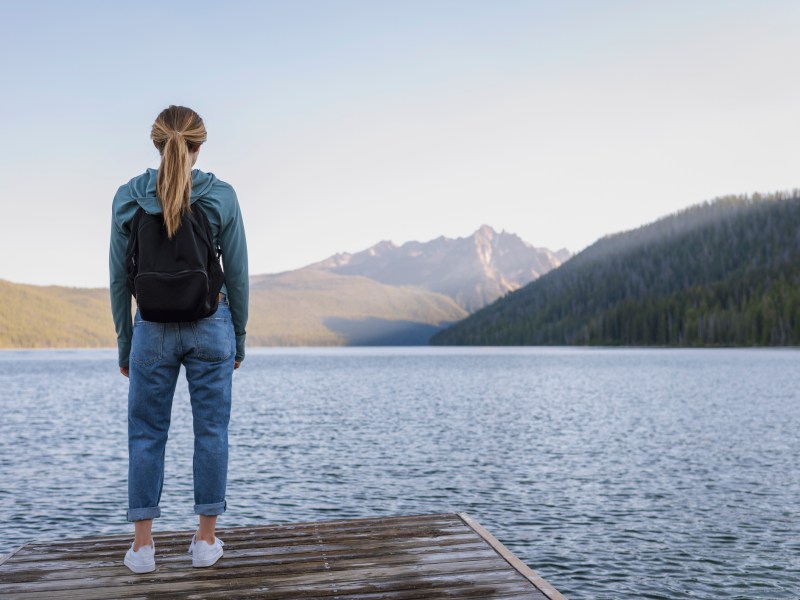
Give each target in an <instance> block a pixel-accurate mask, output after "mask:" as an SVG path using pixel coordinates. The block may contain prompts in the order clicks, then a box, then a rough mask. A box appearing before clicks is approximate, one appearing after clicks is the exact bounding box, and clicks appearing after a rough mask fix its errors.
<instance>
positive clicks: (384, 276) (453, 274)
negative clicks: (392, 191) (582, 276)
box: [305, 225, 571, 312]
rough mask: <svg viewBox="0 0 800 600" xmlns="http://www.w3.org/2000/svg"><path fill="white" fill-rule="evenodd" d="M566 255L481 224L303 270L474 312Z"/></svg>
mask: <svg viewBox="0 0 800 600" xmlns="http://www.w3.org/2000/svg"><path fill="white" fill-rule="evenodd" d="M570 256H571V255H570V253H569V251H568V250H566V249H562V250H559V251H558V252H553V251H551V250H548V249H547V248H536V247H534V246H532V245H531V244H529V243H528V242H525V241H523V240H522V239H521V238H520V237H519V236H517V235H515V234H513V233H507V232H505V231H502V232H500V233H498V232H497V231H495V230H494V229H492V228H491V227H489V226H488V225H482V226H481V227H480V228H478V230H477V231H475V232H474V233H473V234H472V235H470V236H467V237H463V238H455V239H451V238H446V237H444V236H440V237H438V238H436V239H434V240H431V241H428V242H415V241H412V242H406V243H405V244H403V245H402V246H397V245H395V244H393V243H392V242H389V241H383V242H380V243H378V244H375V245H374V246H372V247H370V248H367V249H366V250H363V251H361V252H356V253H355V254H349V253H341V254H335V255H334V256H331V257H329V258H327V259H325V260H323V261H320V262H318V263H314V264H311V265H308V266H307V267H305V269H313V270H320V271H328V272H331V273H337V274H339V275H361V276H363V277H368V278H370V279H374V280H375V281H379V282H381V283H386V284H389V285H401V286H408V285H411V286H416V287H419V288H422V289H425V290H430V291H433V292H438V293H441V294H445V295H447V296H450V297H451V298H453V300H455V301H456V302H457V303H458V304H459V305H460V306H462V307H463V308H464V309H465V310H467V311H468V312H472V311H475V310H478V309H479V308H482V307H484V306H486V305H487V304H489V303H491V302H493V301H494V300H496V299H497V298H499V297H500V296H503V295H504V294H507V293H508V292H510V291H512V290H516V289H518V288H520V287H522V286H523V285H525V284H527V283H529V282H531V281H533V280H535V279H537V278H538V277H541V276H542V275H543V274H545V273H547V272H548V271H550V270H552V269H554V268H556V267H558V266H559V265H560V264H561V263H562V262H564V261H565V260H567V259H569V257H570Z"/></svg>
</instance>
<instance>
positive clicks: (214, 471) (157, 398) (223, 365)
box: [128, 296, 236, 521]
mask: <svg viewBox="0 0 800 600" xmlns="http://www.w3.org/2000/svg"><path fill="white" fill-rule="evenodd" d="M235 356H236V337H235V336H234V333H233V322H232V321H231V311H230V307H229V306H228V301H227V298H225V296H223V299H222V300H221V301H220V303H219V308H218V309H217V312H215V313H214V314H213V315H211V316H210V317H208V318H205V319H201V320H199V321H194V322H192V323H153V322H151V321H144V320H142V318H141V317H140V316H139V312H138V311H137V312H136V317H135V318H134V323H133V340H132V342H131V359H130V383H129V387H128V520H129V521H140V520H143V519H154V518H156V517H159V516H161V509H160V508H159V506H158V504H159V501H160V500H161V490H162V488H163V484H164V449H165V447H166V444H167V434H168V432H169V423H170V416H171V413H172V397H173V395H174V393H175V385H176V384H177V381H178V374H179V372H180V367H181V364H183V365H184V366H185V368H186V379H187V381H188V382H189V395H190V397H191V403H192V420H193V426H194V469H193V475H194V502H195V506H194V512H195V513H196V514H198V515H219V514H222V513H223V512H225V507H226V504H225V486H226V483H227V478H228V422H229V421H230V414H231V383H232V381H233V363H234V359H235Z"/></svg>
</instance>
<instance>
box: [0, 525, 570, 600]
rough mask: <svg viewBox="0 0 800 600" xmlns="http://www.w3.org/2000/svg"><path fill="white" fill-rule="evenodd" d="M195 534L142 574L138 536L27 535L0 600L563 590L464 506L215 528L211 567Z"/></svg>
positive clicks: (160, 541)
mask: <svg viewBox="0 0 800 600" xmlns="http://www.w3.org/2000/svg"><path fill="white" fill-rule="evenodd" d="M192 533H193V532H192V531H188V532H187V531H185V532H171V533H161V534H155V535H154V536H153V537H154V539H155V544H156V565H157V568H156V571H154V572H153V573H147V574H143V575H136V574H134V573H131V572H130V571H128V569H127V568H126V567H125V566H124V565H123V564H122V558H123V556H124V554H125V551H126V550H127V549H128V547H129V546H130V543H131V535H122V536H104V537H94V538H82V539H75V540H62V541H57V542H41V543H31V544H27V545H25V546H23V547H22V548H20V549H19V550H17V551H16V552H14V553H12V554H10V555H8V556H6V557H5V558H3V559H0V598H4V599H5V598H20V599H31V600H32V599H34V598H76V599H81V600H90V599H93V598H103V599H106V598H115V599H116V598H136V599H140V598H159V599H169V598H196V599H206V598H209V599H210V598H267V599H270V598H271V599H280V600H293V599H295V598H304V599H309V598H328V599H339V600H350V599H353V600H355V599H364V600H367V599H375V600H377V599H382V600H401V599H402V600H410V599H412V598H418V599H423V598H425V599H433V598H474V599H477V598H480V599H482V600H492V599H495V598H498V599H499V598H503V599H522V598H526V599H529V600H563V598H564V597H563V596H562V595H561V594H559V593H558V592H557V591H556V590H555V589H553V587H552V586H550V585H549V584H548V583H547V582H546V581H545V580H544V579H542V578H541V577H539V576H538V575H537V574H536V573H535V572H534V571H532V570H531V569H530V568H529V567H527V566H526V565H525V564H524V563H522V562H521V561H520V560H519V559H518V558H517V557H516V556H514V555H513V554H512V553H511V552H510V551H509V550H508V549H507V548H506V547H505V546H503V544H501V543H500V542H499V541H498V540H497V539H495V538H494V536H492V535H491V534H490V533H489V532H488V531H486V530H485V529H484V528H483V527H482V526H481V525H480V524H479V523H477V522H476V521H475V519H473V518H472V517H470V516H469V515H468V514H466V513H445V514H431V515H414V516H398V517H380V518H368V519H350V520H340V521H320V522H309V523H292V524H282V525H268V526H259V527H235V528H228V529H219V530H218V536H219V538H220V539H222V540H223V541H224V542H225V556H224V557H223V558H222V559H221V560H220V561H219V562H218V563H217V564H216V565H214V566H213V567H210V568H207V569H193V568H192V566H191V564H192V563H191V558H190V556H189V554H187V548H188V544H189V540H190V539H191V536H192Z"/></svg>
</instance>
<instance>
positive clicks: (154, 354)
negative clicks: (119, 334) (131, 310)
mask: <svg viewBox="0 0 800 600" xmlns="http://www.w3.org/2000/svg"><path fill="white" fill-rule="evenodd" d="M163 354H164V324H163V323H153V322H151V321H142V320H140V319H136V320H134V322H133V339H132V340H131V360H132V361H133V362H135V363H136V364H137V365H140V366H143V367H146V366H147V365H152V364H153V363H155V362H157V361H159V360H161V357H162V356H163Z"/></svg>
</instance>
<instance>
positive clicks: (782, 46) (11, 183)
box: [0, 0, 800, 287]
mask: <svg viewBox="0 0 800 600" xmlns="http://www.w3.org/2000/svg"><path fill="white" fill-rule="evenodd" d="M798 25H800V5H798V4H796V3H792V2H788V1H785V0H780V1H779V0H767V1H764V2H757V1H755V0H749V1H730V2H724V1H722V0H708V1H705V2H689V1H685V0H684V1H678V2H671V3H669V4H668V5H665V4H658V5H656V4H652V3H638V2H630V1H628V2H626V1H622V0H613V1H609V2H604V3H595V2H589V1H575V2H570V3H561V2H531V1H521V0H501V1H498V2H481V1H472V0H441V1H438V2H434V3H430V2H422V1H409V2H404V3H390V2H378V3H374V2H363V1H357V0H342V1H339V2H335V3H334V2H322V1H318V0H299V1H297V2H292V3H285V2H262V3H252V2H244V1H234V2H231V3H229V4H226V5H225V7H224V10H220V9H219V5H218V4H215V3H211V2H185V1H183V0H181V1H173V2H166V3H155V2H152V1H146V2H142V3H137V4H136V5H135V6H133V5H131V6H124V5H119V4H108V3H104V2H99V1H95V0H92V1H86V0H84V1H77V2H73V3H69V4H64V3H60V2H55V1H53V0H39V1H32V2H25V3H22V2H7V3H3V4H2V5H0V33H1V34H2V35H0V49H2V51H3V55H4V56H6V57H10V56H14V57H15V59H14V60H13V61H12V60H10V59H9V58H6V60H4V61H3V62H2V63H0V74H2V76H3V80H4V81H5V82H7V84H6V87H7V92H6V94H4V95H3V96H2V97H0V120H1V121H0V123H2V126H3V131H4V133H5V139H4V144H2V146H0V169H2V177H0V197H2V202H3V206H4V208H5V213H6V215H7V217H6V218H5V219H3V220H2V221H0V252H2V254H3V255H4V256H6V257H7V258H6V259H5V260H4V261H3V266H2V268H1V269H0V278H2V279H5V280H8V281H13V282H15V283H32V284H54V285H70V286H78V287H105V286H107V248H108V233H109V224H110V204H111V199H112V197H113V195H114V193H115V191H116V190H117V188H118V187H119V186H120V185H122V184H124V183H125V182H127V181H128V180H129V179H130V178H131V177H133V176H135V175H137V174H139V173H141V172H143V171H144V170H145V169H146V168H148V167H157V166H158V162H157V159H158V154H157V152H156V151H155V149H154V148H153V146H152V143H151V142H150V140H149V128H150V125H151V124H152V121H153V119H154V118H155V116H156V115H157V114H158V112H159V111H160V110H161V109H163V108H164V107H165V106H167V105H168V104H185V105H188V106H191V107H193V108H195V109H196V110H197V111H198V112H199V113H200V114H201V115H202V116H203V118H204V119H205V121H206V125H207V128H208V131H209V138H208V142H207V143H206V144H205V145H204V147H203V150H202V151H201V153H200V158H199V160H198V163H197V165H196V166H197V167H198V168H200V169H203V170H205V171H210V172H213V173H215V174H216V175H217V176H218V177H220V178H222V179H224V180H226V181H228V182H230V183H231V184H232V185H233V186H234V187H235V189H236V190H237V193H238V196H239V200H240V203H241V206H242V211H243V214H244V218H245V224H246V228H247V235H248V242H249V249H250V271H251V273H253V274H263V273H276V272H282V271H286V270H292V269H296V268H300V267H302V266H305V265H307V264H310V263H313V262H316V261H319V260H322V259H324V258H326V257H328V256H331V255H333V254H336V253H339V252H350V253H353V252H358V251H360V250H363V249H365V248H368V247H370V246H372V245H374V244H376V243H378V242H379V241H381V240H391V241H392V242H394V243H396V244H398V245H402V244H403V243H405V242H407V241H411V240H416V241H428V240H431V239H434V238H436V237H438V236H440V235H444V236H447V237H450V238H456V237H465V236H468V235H471V234H472V233H473V232H474V231H475V230H476V229H477V228H478V227H479V226H480V225H481V224H488V225H490V226H491V227H493V228H494V229H495V230H497V231H502V230H506V231H508V232H510V233H514V234H517V235H519V236H520V237H521V238H522V239H523V240H525V241H526V242H529V243H531V244H532V245H534V246H536V247H545V248H548V249H551V250H553V251H557V250H559V249H560V248H567V249H569V250H570V251H571V252H573V253H577V252H579V251H580V250H582V249H583V248H585V247H586V246H588V245H589V244H591V243H593V242H594V241H596V240H597V239H599V238H600V237H602V236H604V235H608V234H612V233H616V232H619V231H624V230H628V229H631V228H634V227H638V226H640V225H643V224H646V223H649V222H651V221H653V220H655V219H657V218H660V217H663V216H666V215H668V214H671V213H673V212H675V211H677V210H680V209H683V208H685V207H687V206H690V205H694V204H697V203H700V202H703V201H706V200H711V199H714V198H716V197H720V196H724V195H728V194H751V193H754V192H762V193H769V192H773V191H778V190H790V189H793V188H796V187H800V178H799V177H797V175H796V173H795V171H796V168H795V163H796V162H797V161H796V158H795V157H796V153H797V150H796V149H795V148H794V144H793V140H794V139H795V137H796V134H797V133H798V129H800V121H798V119H797V116H796V115H797V110H796V109H795V107H794V97H795V95H796V92H797V91H800V90H798V88H799V87H800V84H798V82H797V78H796V77H795V74H796V73H797V72H798V68H799V67H800V39H798V38H797V36H796V34H795V32H796V31H797V28H798ZM176 57H184V58H183V60H184V65H185V68H182V69H181V68H176V65H177V64H180V62H179V60H178V59H177V58H176ZM9 215H10V216H9ZM9 257H13V258H9Z"/></svg>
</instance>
